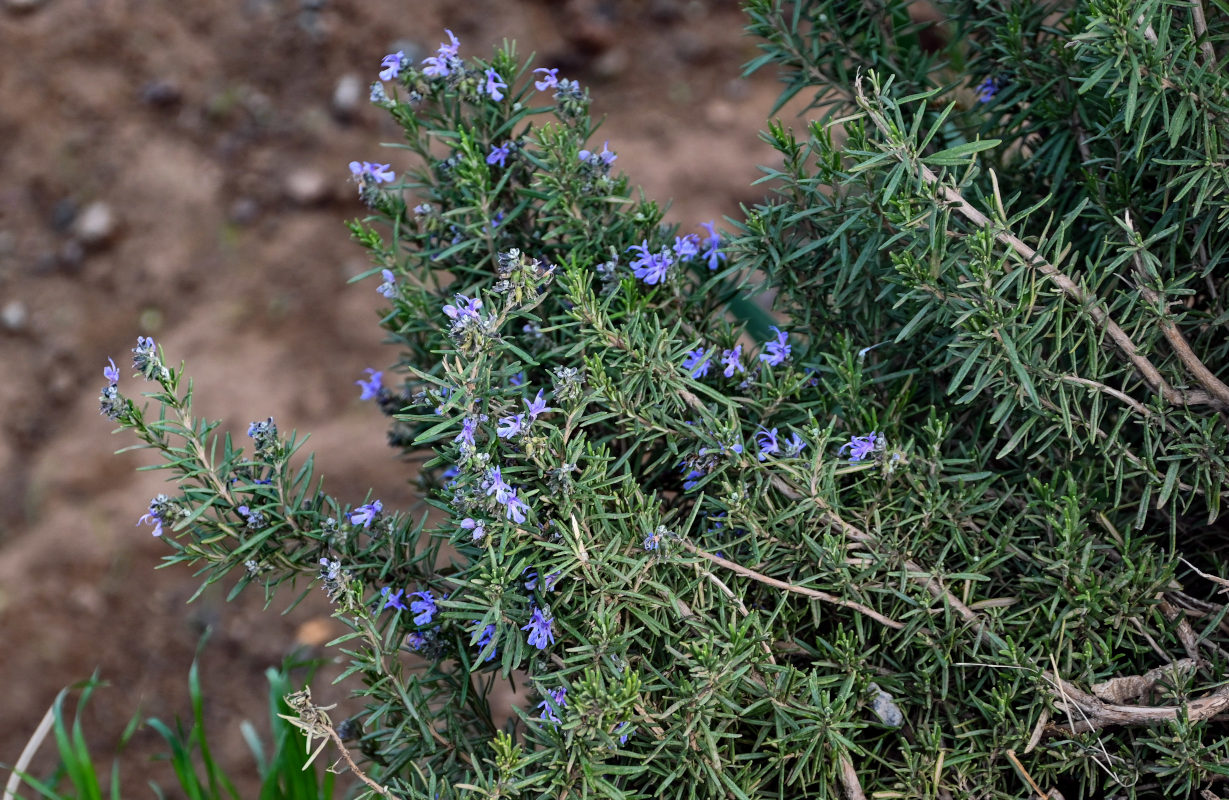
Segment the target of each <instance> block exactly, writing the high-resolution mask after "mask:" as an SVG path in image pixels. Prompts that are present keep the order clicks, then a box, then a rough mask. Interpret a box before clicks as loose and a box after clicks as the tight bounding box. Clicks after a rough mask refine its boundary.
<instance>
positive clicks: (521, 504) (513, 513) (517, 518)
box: [504, 491, 529, 525]
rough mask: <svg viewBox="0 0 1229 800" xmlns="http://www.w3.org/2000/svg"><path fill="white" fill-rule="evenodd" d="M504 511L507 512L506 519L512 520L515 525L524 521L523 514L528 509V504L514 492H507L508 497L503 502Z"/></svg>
mask: <svg viewBox="0 0 1229 800" xmlns="http://www.w3.org/2000/svg"><path fill="white" fill-rule="evenodd" d="M504 511H505V512H506V513H507V519H510V520H512V521H513V522H515V523H516V524H517V525H520V524H521V523H523V522H524V521H525V514H526V513H528V511H529V506H528V505H527V504H526V503H525V501H524V500H522V499H521V498H519V497H517V496H516V492H515V491H513V492H511V493H509V495H508V499H507V500H506V501H505V503H504Z"/></svg>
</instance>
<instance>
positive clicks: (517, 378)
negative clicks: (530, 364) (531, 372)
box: [508, 370, 525, 386]
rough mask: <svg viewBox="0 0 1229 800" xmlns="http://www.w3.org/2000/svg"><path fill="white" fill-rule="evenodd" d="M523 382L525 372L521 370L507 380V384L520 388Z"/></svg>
mask: <svg viewBox="0 0 1229 800" xmlns="http://www.w3.org/2000/svg"><path fill="white" fill-rule="evenodd" d="M524 382H525V370H521V371H520V372H518V373H516V374H515V375H513V376H512V377H510V378H508V383H509V384H510V385H512V386H520V385H521V384H523V383H524Z"/></svg>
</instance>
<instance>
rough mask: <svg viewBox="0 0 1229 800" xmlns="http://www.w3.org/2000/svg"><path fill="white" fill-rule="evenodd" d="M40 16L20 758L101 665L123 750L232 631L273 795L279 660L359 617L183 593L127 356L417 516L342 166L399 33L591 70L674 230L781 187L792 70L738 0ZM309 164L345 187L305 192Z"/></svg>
mask: <svg viewBox="0 0 1229 800" xmlns="http://www.w3.org/2000/svg"><path fill="white" fill-rule="evenodd" d="M17 5H20V3H18V2H16V0H0V175H3V178H2V179H0V323H2V324H0V364H2V365H3V368H4V374H5V378H6V380H5V381H4V382H3V383H0V409H3V412H2V416H0V423H2V425H0V641H2V642H3V645H2V648H3V649H2V653H3V654H2V655H0V686H2V687H5V689H6V691H5V692H4V695H3V697H0V708H2V709H3V711H0V720H3V722H4V724H3V725H0V763H6V764H11V763H12V762H14V761H15V760H16V759H17V756H18V754H19V753H20V751H21V749H22V747H23V746H24V744H25V742H26V740H27V738H28V737H29V735H30V733H31V732H32V731H33V730H34V728H35V726H36V724H37V722H38V720H39V719H40V718H41V717H42V715H43V713H44V711H45V710H46V709H47V707H48V705H49V704H50V703H51V702H52V700H53V699H54V697H55V695H56V693H57V692H58V691H59V690H60V689H61V688H62V687H64V686H65V685H67V684H70V683H72V682H74V681H78V680H81V679H83V678H86V677H88V676H89V675H90V674H91V673H93V672H94V671H95V670H97V671H98V672H99V673H100V674H101V676H102V677H103V678H104V679H106V680H107V681H109V682H110V684H111V686H110V688H108V689H106V690H103V691H101V692H99V693H98V694H97V695H96V699H95V700H94V702H93V705H92V709H91V712H90V713H89V714H88V715H87V718H86V720H87V729H88V732H89V738H90V741H91V744H92V746H93V747H94V749H95V752H96V754H97V755H98V757H99V758H98V762H99V763H100V764H102V765H106V764H109V763H110V761H111V758H112V754H113V745H114V743H115V740H116V738H117V736H118V733H119V731H120V729H121V728H122V726H123V725H124V723H125V722H126V721H127V720H128V719H129V718H130V717H131V716H132V715H133V714H135V713H138V712H140V713H142V714H143V715H155V716H159V717H162V718H163V719H170V718H173V717H174V716H176V715H180V716H184V715H186V714H187V713H188V705H187V692H186V677H187V671H188V667H189V665H190V663H191V660H192V656H193V653H194V650H195V648H196V645H197V642H198V640H199V637H200V635H201V632H202V630H204V629H205V628H206V627H212V628H213V629H214V634H213V636H212V638H211V640H210V642H209V644H208V646H207V647H206V648H205V651H204V655H203V661H202V678H203V681H204V684H205V687H206V696H207V700H208V702H207V724H208V726H209V729H210V731H211V734H212V736H213V739H214V740H215V747H216V748H217V750H218V751H219V756H220V760H222V761H223V763H224V764H226V765H227V766H228V767H229V768H230V769H231V770H232V772H233V773H235V774H237V775H239V777H240V780H241V787H243V786H247V787H248V788H250V785H249V784H245V783H242V781H243V780H245V779H244V778H243V776H244V775H247V776H250V775H251V774H252V772H253V770H252V762H251V759H250V757H249V756H248V755H247V752H246V747H245V745H244V744H243V742H242V740H241V739H240V737H239V736H238V731H239V723H240V722H241V721H242V720H244V719H250V720H253V721H255V722H259V721H261V720H263V719H264V718H265V716H266V714H267V711H266V705H265V702H266V700H265V685H264V675H263V672H264V669H265V668H266V667H268V666H272V665H276V664H278V663H280V662H281V659H282V658H283V656H284V655H285V654H286V653H288V652H289V651H291V650H292V649H293V648H295V647H296V646H303V647H306V648H307V652H309V653H311V654H317V655H322V654H324V651H323V650H322V648H320V644H321V643H322V642H323V641H326V640H327V639H328V638H330V637H331V635H332V634H333V633H335V632H336V628H335V627H333V623H332V621H331V620H329V619H328V610H327V605H326V604H325V603H324V602H322V601H323V597H322V595H321V593H319V592H318V591H315V590H313V591H312V593H311V594H310V595H309V598H308V601H307V602H305V603H304V604H303V606H301V607H300V608H298V609H296V610H295V611H294V612H293V613H290V614H287V615H284V616H283V615H280V614H279V613H278V612H279V611H281V610H282V609H283V608H284V607H285V605H286V603H288V602H289V600H290V599H291V596H290V595H289V594H286V595H284V596H280V597H279V598H278V599H277V601H276V602H275V603H274V605H273V606H272V607H271V608H270V609H269V610H268V611H264V610H262V602H261V598H259V597H257V596H255V595H251V596H245V597H241V598H240V599H239V600H237V601H235V602H233V603H226V602H225V589H221V590H219V591H217V592H209V593H206V594H205V596H204V597H203V598H201V599H200V600H198V601H197V602H196V603H194V604H192V605H185V601H186V600H187V598H188V597H189V596H190V595H191V594H192V592H193V591H194V590H195V588H196V586H197V582H196V581H195V580H194V578H193V577H192V575H191V574H190V572H189V571H188V570H186V569H182V568H176V569H169V570H158V571H155V567H156V566H157V564H158V559H159V557H160V555H162V554H164V553H165V552H166V550H165V546H164V545H162V544H161V543H160V542H159V541H157V540H155V539H153V538H152V537H150V535H149V529H148V528H140V529H138V528H136V527H135V523H136V520H137V517H138V516H140V515H141V514H142V513H144V511H145V506H146V504H147V503H148V500H149V498H150V497H151V496H153V495H154V494H157V493H158V492H159V491H161V490H162V489H163V483H162V481H163V476H162V475H161V474H159V473H151V472H143V473H137V472H136V471H135V468H136V467H138V466H139V465H142V464H149V463H152V462H151V459H150V457H149V456H148V454H140V453H126V454H123V455H120V456H115V455H112V452H113V451H114V450H116V449H118V448H122V447H126V446H128V445H130V444H132V440H131V439H130V438H129V437H126V436H121V437H112V436H110V434H109V431H110V427H111V426H110V424H109V423H108V422H107V420H105V419H104V418H102V417H100V416H99V414H98V406H97V396H98V391H99V389H100V388H101V386H102V385H103V378H102V367H103V366H104V365H105V363H106V359H107V357H108V356H110V357H113V358H115V360H116V362H117V363H118V364H119V365H120V366H121V372H122V373H123V374H124V380H125V381H129V378H128V374H129V370H128V369H127V368H128V366H129V365H130V363H131V362H130V355H129V349H130V348H131V347H132V346H133V344H134V342H135V339H136V337H137V336H138V335H140V334H143V335H153V336H155V337H156V338H157V340H158V343H159V344H160V345H162V346H163V347H164V348H165V349H166V352H167V354H168V357H169V358H171V359H173V360H176V361H178V360H179V359H183V360H185V361H187V362H188V366H189V372H190V374H191V375H192V376H193V377H194V378H195V379H196V382H197V386H198V392H197V396H196V402H197V410H198V413H200V414H202V415H205V416H208V417H211V418H221V419H223V420H225V428H227V429H229V430H232V431H235V432H237V433H239V434H242V432H243V431H244V430H246V425H247V423H248V422H250V421H251V420H255V419H263V418H265V417H267V416H273V417H275V418H276V420H277V422H278V424H279V427H281V428H282V429H283V430H288V429H291V428H295V429H298V430H299V431H310V432H312V434H313V438H312V441H311V445H310V447H311V448H312V449H313V450H314V451H315V452H316V453H317V458H318V465H319V468H320V470H321V471H322V472H323V473H324V474H325V475H326V476H327V478H328V480H327V484H326V488H327V489H328V490H329V491H330V492H332V493H334V494H336V495H338V496H339V497H341V498H344V499H346V500H350V501H358V500H360V499H361V498H362V497H363V496H364V495H365V493H366V490H367V489H368V487H372V488H374V490H375V494H376V495H377V496H379V497H381V498H383V500H384V502H385V503H386V504H387V505H393V506H401V507H406V506H408V505H409V504H410V503H411V502H412V500H413V496H412V492H411V489H410V488H409V487H407V486H406V479H407V477H409V476H408V475H407V469H406V467H405V465H403V464H401V463H400V462H398V461H397V460H396V458H395V455H394V453H393V452H392V451H390V450H388V449H387V448H386V447H385V446H384V430H383V426H384V422H383V420H382V418H381V417H380V416H379V415H378V414H377V413H376V411H375V410H374V409H373V408H372V407H370V405H369V404H361V403H359V402H358V400H357V396H358V390H357V388H356V387H355V386H354V381H355V380H356V379H357V378H358V377H360V376H361V372H362V369H363V368H364V367H366V366H379V365H382V364H385V363H388V362H389V361H391V360H392V357H393V353H391V352H390V351H388V350H385V349H381V346H380V344H379V342H380V339H381V335H380V331H379V330H378V328H377V326H376V316H375V309H376V307H377V305H378V304H377V302H376V301H378V300H379V299H380V298H378V297H377V296H376V293H375V282H365V283H362V284H358V285H353V286H347V285H346V281H347V279H348V278H349V276H351V275H353V274H355V273H357V272H359V271H361V270H363V269H365V268H366V260H365V256H364V254H363V253H362V252H361V251H360V250H359V248H358V247H357V245H355V244H353V243H352V242H350V241H349V239H348V235H347V233H346V231H345V229H344V228H343V226H342V220H343V219H345V218H346V217H352V216H358V215H360V214H361V213H362V209H361V208H360V207H359V206H358V204H357V200H356V198H355V192H354V189H353V185H351V184H348V183H347V178H348V170H347V168H346V164H347V163H348V162H349V161H350V160H352V159H360V160H364V159H365V160H378V159H377V156H379V155H380V154H381V152H382V151H380V150H379V149H378V144H379V142H381V141H391V140H393V139H394V138H395V136H396V131H395V129H394V128H393V127H392V126H391V123H390V122H389V121H388V120H387V119H386V118H384V117H383V116H382V114H381V113H379V112H378V111H377V110H376V109H374V108H372V107H370V106H368V105H367V103H366V88H365V85H366V83H367V82H369V81H370V80H371V79H373V78H374V77H375V74H376V72H377V71H378V70H379V66H378V65H379V62H380V58H381V57H382V56H383V55H384V54H385V53H387V52H389V51H390V50H392V49H396V48H394V47H393V45H394V43H397V46H398V47H404V44H403V43H404V42H412V43H413V44H415V45H417V46H418V48H419V50H420V52H419V57H420V58H421V57H423V56H425V55H428V54H430V52H432V51H433V50H434V49H435V47H436V46H437V45H438V42H439V41H440V40H442V39H443V38H444V36H443V29H444V28H446V27H447V28H451V29H452V30H453V31H454V32H456V33H457V35H458V36H459V37H460V38H461V40H462V55H467V54H468V55H475V54H481V55H489V53H490V52H491V48H492V47H493V46H494V45H496V44H498V43H499V42H500V41H501V40H502V39H504V38H505V37H506V38H510V39H516V40H517V41H518V43H519V47H520V50H521V52H529V51H536V52H537V53H538V54H539V57H540V60H544V61H548V62H550V63H552V64H556V65H560V66H562V67H563V70H561V72H562V74H564V75H568V76H570V77H575V78H579V79H580V80H582V81H583V82H584V83H585V84H586V85H589V86H590V87H591V90H592V93H593V96H594V98H595V104H594V106H595V111H596V113H597V114H598V115H601V114H605V115H608V121H607V123H606V125H605V127H604V128H603V130H602V131H601V134H600V135H601V138H602V139H607V138H608V139H609V140H610V143H611V148H612V149H613V150H615V151H616V152H617V153H618V154H619V162H618V165H617V166H618V167H620V168H622V169H624V170H625V171H627V172H628V173H629V174H630V175H631V176H632V178H633V181H634V182H638V183H640V184H642V185H643V186H644V187H645V188H646V191H647V193H648V195H649V196H650V197H655V198H658V199H662V200H664V199H667V198H671V197H673V198H674V199H675V205H674V206H673V209H672V211H671V213H670V215H669V216H670V218H671V219H673V220H675V221H678V222H681V223H683V224H684V225H686V226H689V227H694V226H695V224H696V223H697V222H698V221H703V220H708V219H712V218H720V217H721V216H722V215H723V214H729V215H736V214H737V213H738V203H739V202H754V201H755V199H756V198H758V197H759V195H760V193H759V191H758V190H755V189H752V188H750V186H749V184H750V182H751V181H752V180H753V179H754V178H755V177H756V176H757V172H756V170H755V166H754V165H755V164H756V163H757V162H760V161H766V160H768V158H769V157H770V152H769V151H768V149H767V147H766V146H765V145H763V144H762V143H760V142H759V141H758V139H757V131H758V129H759V128H760V127H762V118H763V115H764V114H765V113H766V112H767V110H768V108H769V107H770V105H771V102H772V100H773V98H774V97H775V93H776V87H775V86H774V84H773V83H772V80H771V77H770V76H768V75H766V74H765V75H760V76H757V77H756V78H755V79H754V80H752V81H750V82H748V81H743V80H739V79H737V76H738V74H739V72H740V70H741V66H742V64H743V63H745V62H746V61H748V60H749V59H750V58H752V57H753V56H754V55H755V54H756V50H755V47H754V43H753V42H751V41H750V40H748V39H746V38H743V37H742V35H741V28H742V24H743V21H742V18H741V16H740V14H739V12H738V10H737V7H736V5H735V3H733V2H717V1H716V0H714V2H709V3H705V2H700V1H699V0H693V1H692V2H685V1H684V0H641V1H640V2H635V1H633V2H614V1H613V0H610V1H609V2H599V1H598V0H591V1H590V2H585V1H584V0H574V1H568V2H530V1H529V0H516V1H515V2H514V1H511V0H505V2H495V1H494V0H490V1H488V2H470V3H458V2H455V0H414V1H412V2H400V3H398V2H395V1H394V0H372V1H371V2H358V0H329V1H328V2H323V3H322V2H318V1H317V2H309V1H308V0H299V1H298V2H295V1H293V0H243V2H220V1H219V0H201V1H200V2H193V3H149V2H138V1H137V0H88V1H86V2H82V0H77V1H76V2H73V1H72V0H44V1H43V2H39V3H36V4H35V6H36V7H35V8H34V9H33V10H31V11H27V12H17V11H14V10H13V7H15V6H17ZM351 73H352V74H355V75H356V76H358V77H359V78H361V80H362V82H363V84H364V88H363V91H362V93H361V94H362V96H361V102H360V103H359V108H358V110H357V111H356V112H355V113H354V115H353V117H352V118H350V119H348V120H344V119H339V118H338V116H337V115H336V114H335V113H334V112H333V110H332V108H331V98H332V96H333V92H334V89H335V87H336V86H337V84H338V81H339V80H340V79H341V78H342V77H343V76H344V75H347V74H351ZM385 157H386V158H392V156H389V155H386V156H385ZM394 166H403V165H398V164H396V163H395V159H394ZM296 176H297V177H296ZM294 180H303V181H306V182H308V183H310V182H311V181H313V180H314V181H316V182H318V183H319V184H321V185H322V188H321V189H320V191H319V192H318V193H315V194H314V195H313V193H312V192H308V193H307V194H308V195H312V196H306V197H298V198H297V199H296V198H295V197H294V193H293V191H291V189H290V184H291V183H292V182H293V181H294ZM96 201H100V202H102V203H105V204H106V205H107V207H108V208H109V209H110V210H111V211H112V212H113V214H114V217H115V220H116V227H115V229H114V231H113V233H112V234H111V235H110V237H109V238H107V239H106V240H105V241H101V242H94V243H91V242H88V241H84V242H83V241H82V240H81V236H80V235H78V233H75V232H74V231H76V230H77V228H76V227H75V226H79V225H80V224H81V217H82V214H81V212H82V211H83V210H84V209H85V208H86V207H87V206H89V205H90V204H91V203H94V202H96ZM22 311H24V318H22V317H23V315H22V314H21V313H19V312H22ZM129 385H130V386H131V384H129ZM313 688H314V689H315V694H316V697H317V699H318V700H320V701H322V702H333V701H334V700H337V699H341V698H342V697H343V695H344V689H342V688H341V687H334V686H330V685H329V684H328V682H327V681H325V680H318V681H316V683H315V685H314V687H313ZM51 749H52V748H51V746H50V745H49V744H47V745H44V748H43V751H44V753H50V751H51ZM159 750H161V747H160V745H159V744H158V741H157V740H156V738H155V735H154V734H153V732H152V731H145V732H142V733H139V734H138V735H137V736H136V738H135V739H134V742H133V745H132V747H131V748H130V749H129V751H127V752H126V753H125V755H124V758H123V774H124V776H125V780H124V784H125V787H127V788H129V789H132V788H134V787H141V786H143V785H144V781H145V779H146V778H148V777H153V778H155V779H157V780H159V781H161V782H162V783H163V784H164V785H167V786H170V785H171V783H172V781H171V778H170V773H169V770H168V769H167V768H166V767H165V766H161V765H151V764H149V763H148V761H147V758H148V756H149V755H150V754H151V753H154V752H158V751H159ZM4 775H5V772H4V771H0V779H2V778H3V776H4ZM248 779H250V778H248ZM137 791H138V792H139V791H140V789H137ZM243 794H244V796H247V791H243ZM170 796H172V797H173V796H175V792H173V791H172V793H171V794H170Z"/></svg>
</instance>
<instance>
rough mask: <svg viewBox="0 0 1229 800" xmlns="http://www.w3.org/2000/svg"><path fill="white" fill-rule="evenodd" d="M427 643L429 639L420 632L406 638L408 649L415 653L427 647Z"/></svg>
mask: <svg viewBox="0 0 1229 800" xmlns="http://www.w3.org/2000/svg"><path fill="white" fill-rule="evenodd" d="M426 643H427V637H426V636H424V635H423V634H422V633H420V632H419V631H414V632H413V633H411V634H409V635H408V636H406V637H405V644H406V647H408V648H410V649H411V650H413V651H414V652H418V651H419V650H421V649H422V648H423V645H425V644H426Z"/></svg>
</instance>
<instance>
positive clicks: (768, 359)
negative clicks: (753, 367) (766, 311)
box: [760, 325, 790, 367]
mask: <svg viewBox="0 0 1229 800" xmlns="http://www.w3.org/2000/svg"><path fill="white" fill-rule="evenodd" d="M772 329H773V330H774V331H776V332H777V340H776V341H775V342H769V343H768V344H766V345H764V350H765V352H763V353H760V361H763V362H764V363H765V364H767V365H768V366H770V367H775V366H778V365H779V364H781V363H782V362H784V361H785V359H787V358H789V354H790V346H789V345H788V344H786V343H785V341H786V339H788V338H789V334H788V333H786V332H785V331H783V330H781V329H780V328H778V327H777V326H776V325H773V326H772Z"/></svg>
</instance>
